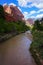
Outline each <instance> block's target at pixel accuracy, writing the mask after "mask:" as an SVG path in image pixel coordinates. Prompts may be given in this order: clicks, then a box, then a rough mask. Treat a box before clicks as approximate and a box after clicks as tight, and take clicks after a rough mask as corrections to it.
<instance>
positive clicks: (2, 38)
mask: <svg viewBox="0 0 43 65" xmlns="http://www.w3.org/2000/svg"><path fill="white" fill-rule="evenodd" d="M21 33H24V32H21ZM21 33H15V32H13V33H7V34H4V35H1V36H0V43H2V42H4V41H6V40H8V39H10V38H12V37H14V36H16V35H19V34H21Z"/></svg>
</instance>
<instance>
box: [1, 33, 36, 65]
mask: <svg viewBox="0 0 43 65" xmlns="http://www.w3.org/2000/svg"><path fill="white" fill-rule="evenodd" d="M29 38H30V37H29V34H27V33H23V34H20V35H18V36H16V37H13V38H12V39H10V40H8V41H6V42H4V43H3V44H1V45H0V65H36V64H35V61H34V59H33V58H32V56H31V54H30V52H29V47H30V44H31V41H30V39H29Z"/></svg>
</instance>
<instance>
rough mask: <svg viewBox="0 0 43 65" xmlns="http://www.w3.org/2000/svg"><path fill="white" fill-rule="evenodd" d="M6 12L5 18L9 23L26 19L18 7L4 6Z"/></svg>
mask: <svg viewBox="0 0 43 65" xmlns="http://www.w3.org/2000/svg"><path fill="white" fill-rule="evenodd" d="M3 7H4V11H5V18H6V20H8V21H18V20H22V19H23V18H24V16H23V14H22V13H21V11H20V10H19V9H18V8H17V6H13V5H10V6H8V5H4V6H3Z"/></svg>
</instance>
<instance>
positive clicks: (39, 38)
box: [30, 18, 43, 65]
mask: <svg viewBox="0 0 43 65" xmlns="http://www.w3.org/2000/svg"><path fill="white" fill-rule="evenodd" d="M32 35H33V42H32V44H31V46H30V51H31V53H32V55H33V57H34V58H35V61H36V62H37V64H38V65H41V62H40V60H43V18H42V19H41V20H36V21H35V24H34V26H33V29H32Z"/></svg>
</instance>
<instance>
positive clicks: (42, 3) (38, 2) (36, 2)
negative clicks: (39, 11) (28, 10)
mask: <svg viewBox="0 0 43 65" xmlns="http://www.w3.org/2000/svg"><path fill="white" fill-rule="evenodd" d="M17 1H18V4H19V5H20V6H21V7H33V6H35V7H37V8H43V0H17ZM30 2H31V3H32V4H29V5H27V4H28V3H30Z"/></svg>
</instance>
